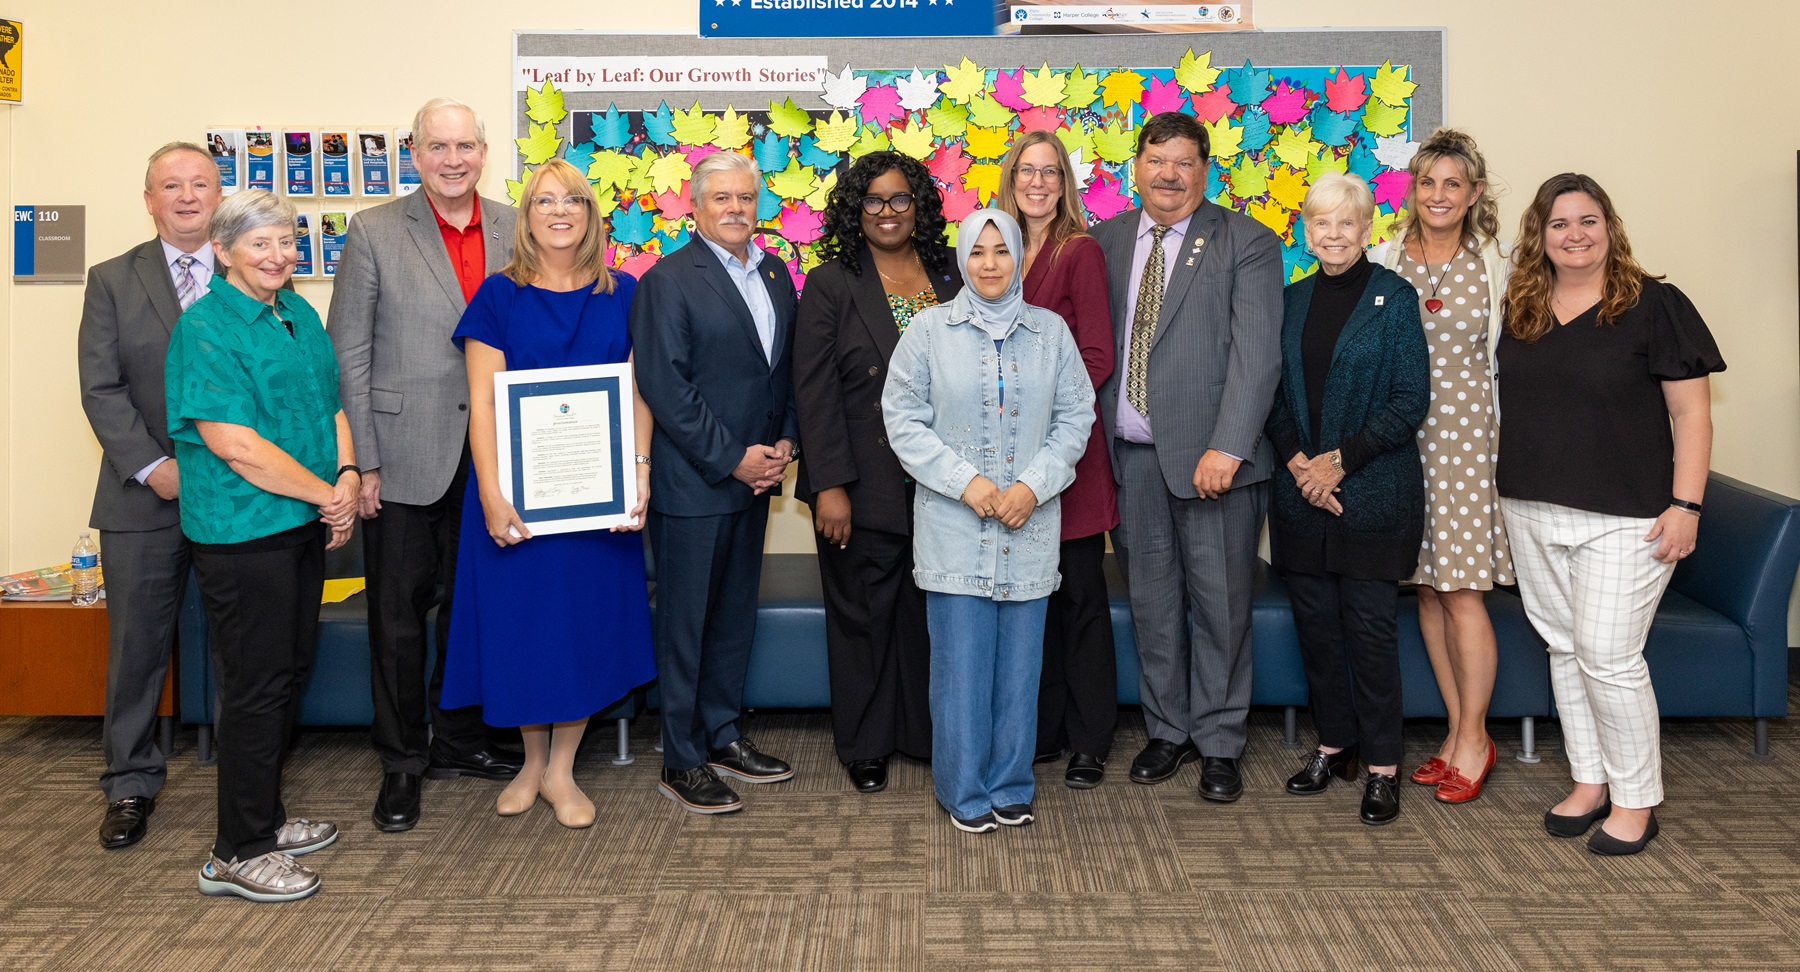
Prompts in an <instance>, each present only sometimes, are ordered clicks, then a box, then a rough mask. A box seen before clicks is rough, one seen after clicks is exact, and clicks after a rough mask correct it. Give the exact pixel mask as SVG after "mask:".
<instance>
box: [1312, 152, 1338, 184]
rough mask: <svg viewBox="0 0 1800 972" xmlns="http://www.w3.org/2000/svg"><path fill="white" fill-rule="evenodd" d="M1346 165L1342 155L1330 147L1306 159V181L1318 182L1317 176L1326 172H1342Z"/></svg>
mask: <svg viewBox="0 0 1800 972" xmlns="http://www.w3.org/2000/svg"><path fill="white" fill-rule="evenodd" d="M1345 168H1347V166H1346V165H1345V163H1344V159H1343V157H1342V156H1340V155H1338V154H1337V153H1336V152H1333V151H1332V150H1330V149H1326V150H1325V151H1323V152H1321V153H1320V154H1318V155H1315V156H1313V157H1312V158H1310V159H1307V160H1306V181H1307V182H1309V183H1311V182H1318V181H1319V176H1321V175H1324V174H1325V173H1327V172H1342V171H1344V169H1345Z"/></svg>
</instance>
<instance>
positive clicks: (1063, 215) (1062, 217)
mask: <svg viewBox="0 0 1800 972" xmlns="http://www.w3.org/2000/svg"><path fill="white" fill-rule="evenodd" d="M1033 145H1048V146H1050V147H1051V149H1053V150H1054V151H1055V152H1056V164H1057V166H1058V167H1060V168H1061V169H1062V194H1061V195H1059V196H1058V197H1057V198H1056V211H1055V212H1053V213H1051V214H1050V224H1049V225H1048V226H1046V227H1044V241H1043V245H1044V246H1047V247H1050V248H1051V250H1052V252H1054V251H1055V249H1056V248H1057V247H1060V246H1062V245H1063V244H1064V243H1066V242H1068V241H1069V240H1071V239H1073V238H1074V237H1077V236H1080V235H1081V234H1083V233H1086V232H1087V228H1088V225H1087V216H1086V215H1085V214H1084V213H1083V212H1082V209H1081V189H1080V187H1079V186H1077V185H1076V183H1075V172H1074V166H1073V165H1071V164H1070V162H1069V150H1068V149H1066V148H1064V147H1063V143H1062V139H1059V138H1057V137H1056V136H1055V135H1052V134H1051V133H1049V132H1046V131H1043V130H1041V129H1032V130H1031V131H1028V132H1020V133H1019V137H1018V138H1016V139H1014V140H1013V143H1012V148H1010V149H1008V150H1007V153H1006V158H1004V159H1002V160H1001V161H1000V194H999V195H998V196H996V197H995V198H994V207H995V208H996V209H999V210H1000V211H1001V212H1004V213H1005V214H1006V215H1008V216H1011V217H1012V218H1013V219H1014V220H1017V221H1018V224H1019V233H1020V235H1021V237H1022V239H1021V242H1022V244H1023V245H1024V246H1027V247H1029V246H1030V245H1031V231H1030V230H1029V229H1028V228H1027V227H1026V225H1025V214H1024V213H1022V212H1020V211H1019V201H1018V198H1017V196H1016V195H1015V194H1014V193H1013V172H1014V170H1016V169H1017V168H1018V167H1019V159H1020V157H1021V156H1023V155H1024V154H1025V150H1026V149H1028V148H1030V147H1032V146H1033Z"/></svg>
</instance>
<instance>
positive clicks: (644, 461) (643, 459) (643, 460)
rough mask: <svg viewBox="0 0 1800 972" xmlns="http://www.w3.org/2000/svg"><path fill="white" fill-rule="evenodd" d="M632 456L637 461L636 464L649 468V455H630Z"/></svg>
mask: <svg viewBox="0 0 1800 972" xmlns="http://www.w3.org/2000/svg"><path fill="white" fill-rule="evenodd" d="M632 458H633V459H636V460H637V462H638V465H640V466H643V467H644V468H645V469H649V468H650V457H649V456H632Z"/></svg>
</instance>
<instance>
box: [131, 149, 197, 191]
mask: <svg viewBox="0 0 1800 972" xmlns="http://www.w3.org/2000/svg"><path fill="white" fill-rule="evenodd" d="M176 152H192V153H194V154H195V155H198V156H200V157H201V158H203V159H205V160H206V161H208V162H211V161H212V153H211V152H208V151H207V150H206V149H203V148H201V147H200V146H198V145H195V144H194V143H193V142H170V143H168V144H167V145H164V146H163V147H162V148H159V149H157V150H156V151H154V152H151V153H150V161H149V162H147V163H145V164H144V191H145V192H149V191H150V175H151V173H153V172H155V171H156V163H158V162H161V161H162V160H163V156H165V155H173V154H174V153H176Z"/></svg>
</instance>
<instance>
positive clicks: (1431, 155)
mask: <svg viewBox="0 0 1800 972" xmlns="http://www.w3.org/2000/svg"><path fill="white" fill-rule="evenodd" d="M1440 159H1449V160H1450V161H1452V162H1455V163H1456V167H1457V168H1458V169H1460V170H1462V176H1463V178H1464V179H1467V180H1468V181H1469V182H1472V183H1475V184H1477V185H1480V186H1481V187H1482V188H1481V195H1480V196H1478V197H1476V199H1475V204H1474V205H1473V206H1470V207H1469V211H1468V212H1467V213H1464V214H1463V238H1464V239H1466V240H1468V239H1472V240H1474V241H1475V246H1476V248H1480V247H1481V246H1482V245H1484V244H1487V243H1497V242H1499V240H1500V201H1499V200H1498V199H1496V198H1495V192H1494V187H1493V184H1492V183H1490V182H1489V181H1488V171H1487V159H1486V158H1483V157H1482V154H1481V150H1480V149H1479V148H1476V147H1475V139H1473V138H1471V137H1470V136H1469V134H1468V133H1467V132H1464V131H1462V130H1461V129H1457V128H1440V129H1438V130H1437V131H1435V132H1432V133H1431V137H1430V138H1427V139H1426V140H1425V141H1424V143H1423V144H1421V145H1420V146H1419V150H1418V151H1417V152H1414V153H1413V157H1412V162H1411V163H1410V164H1408V165H1407V167H1406V168H1407V171H1408V172H1410V173H1412V184H1411V188H1409V189H1407V191H1406V215H1405V216H1402V217H1401V218H1400V224H1399V226H1398V227H1397V229H1398V233H1399V235H1400V236H1401V237H1402V238H1404V239H1409V240H1410V239H1412V238H1413V237H1414V236H1416V235H1417V234H1418V229H1419V207H1418V205H1417V204H1416V203H1415V202H1414V201H1413V199H1414V194H1415V193H1416V192H1417V191H1418V186H1419V177H1420V176H1423V175H1425V174H1426V173H1428V172H1430V171H1431V167H1432V166H1434V165H1437V164H1438V160H1440Z"/></svg>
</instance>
